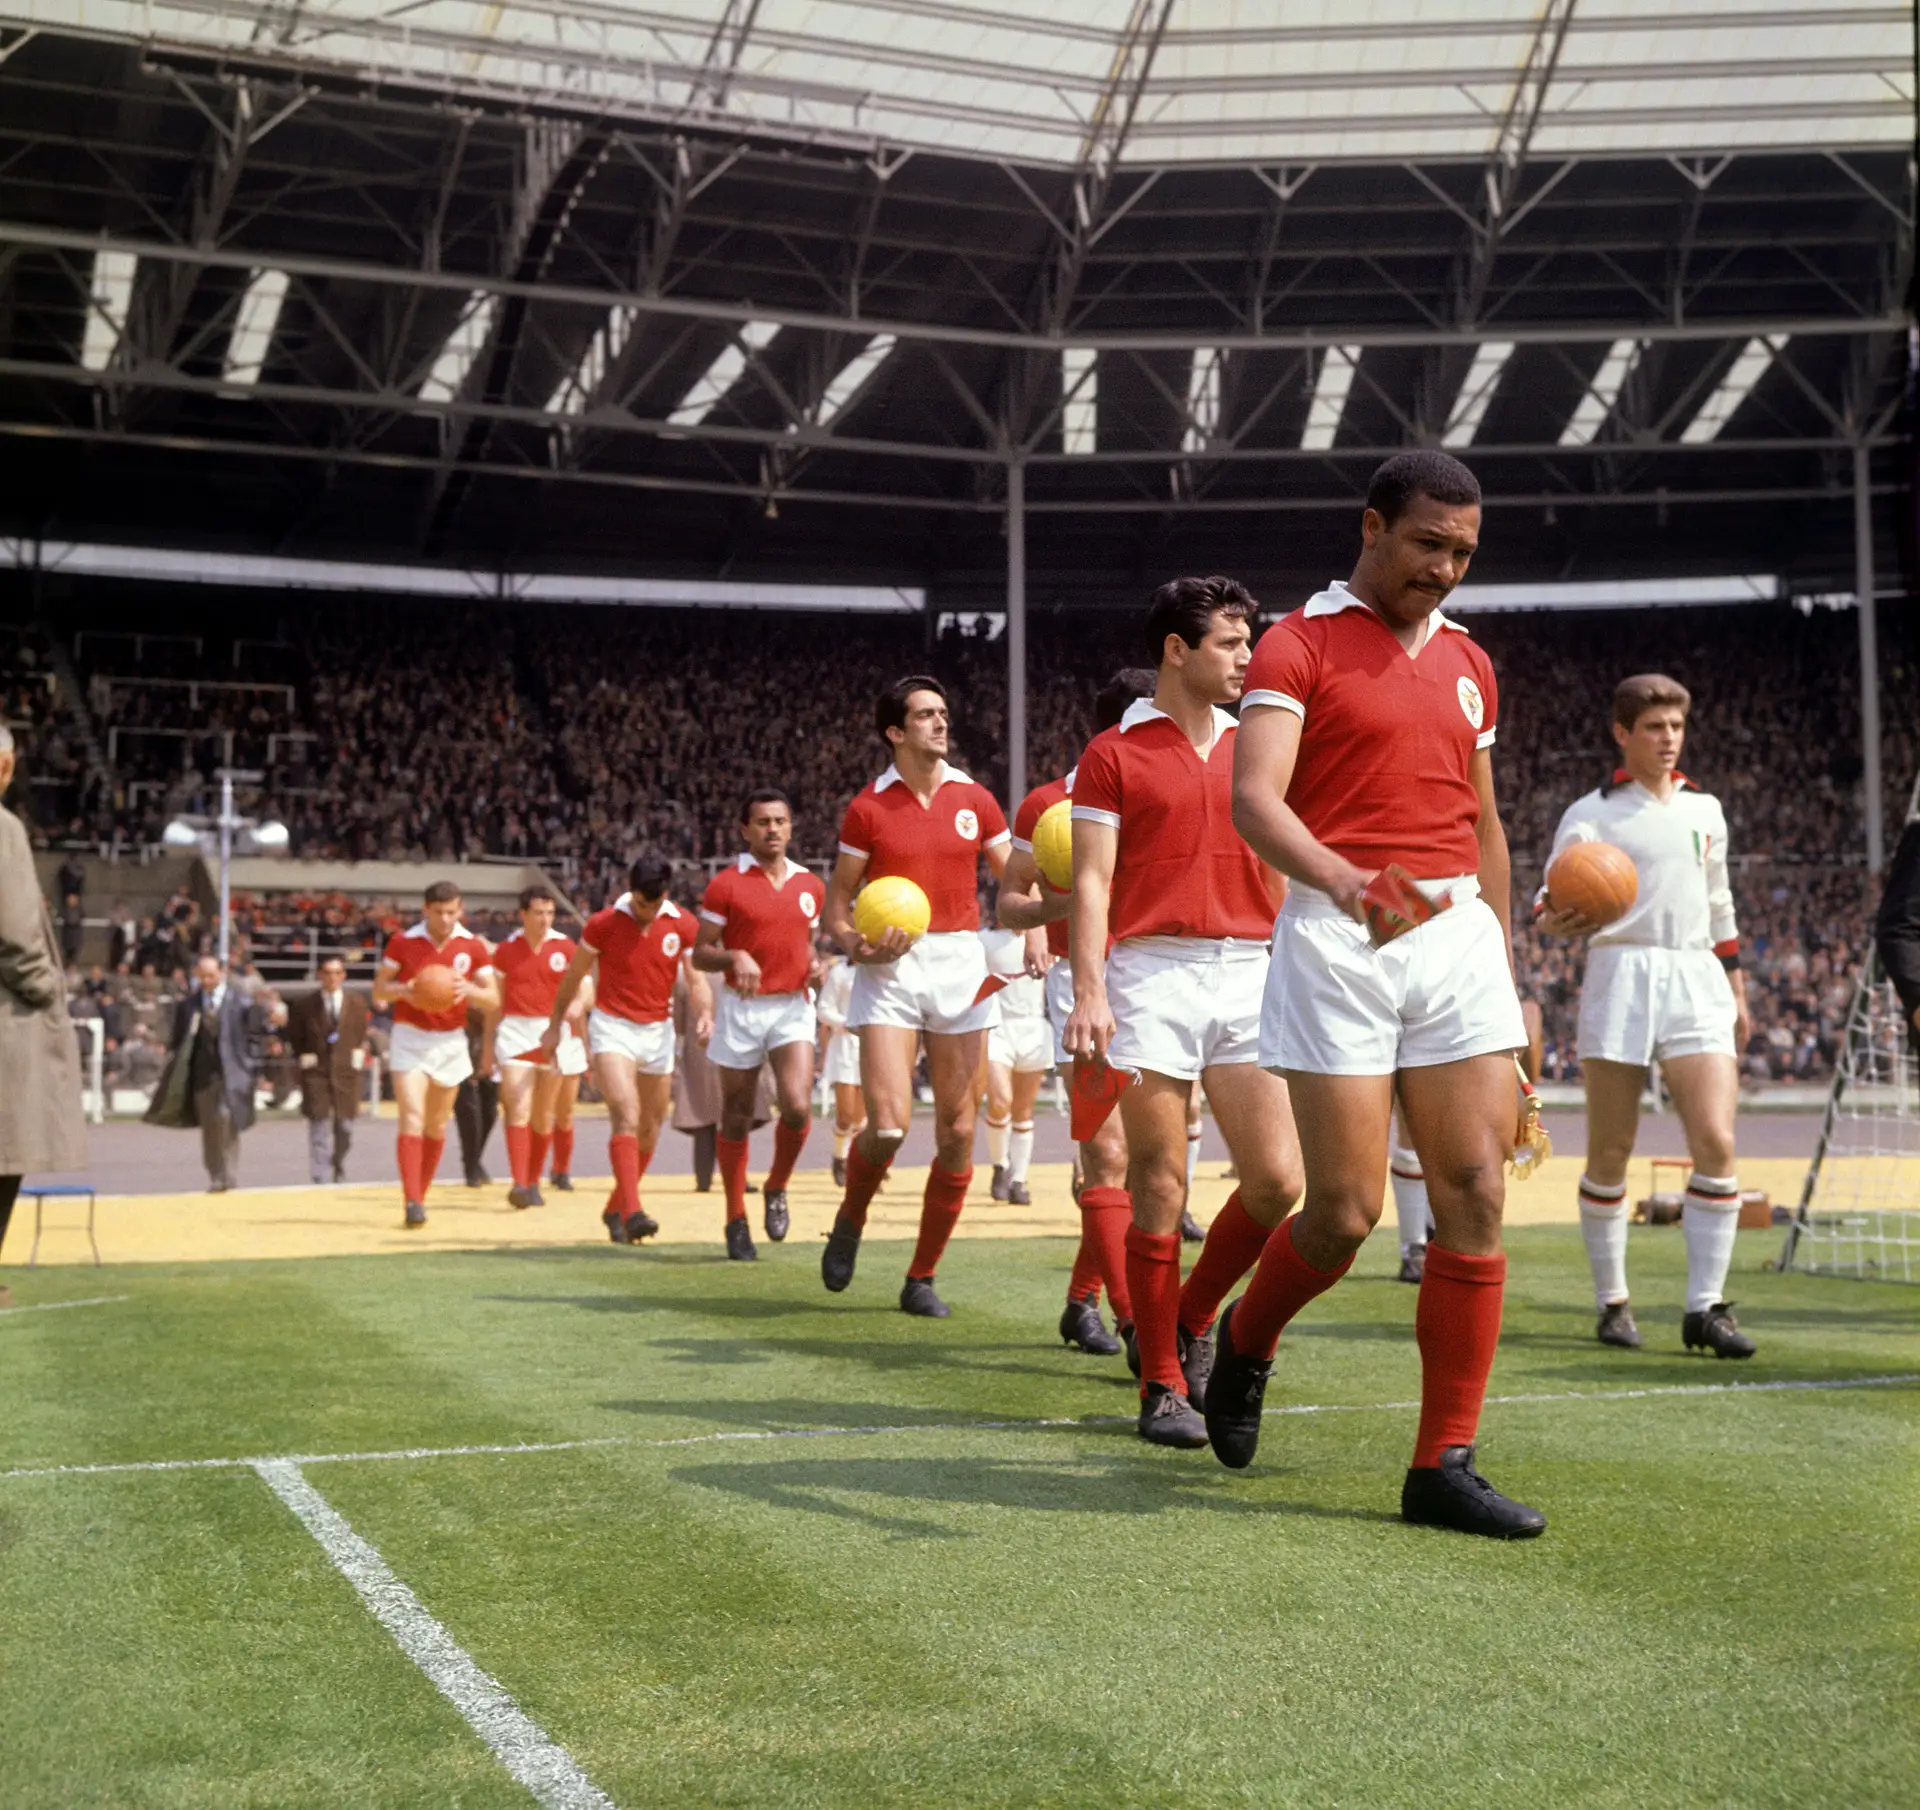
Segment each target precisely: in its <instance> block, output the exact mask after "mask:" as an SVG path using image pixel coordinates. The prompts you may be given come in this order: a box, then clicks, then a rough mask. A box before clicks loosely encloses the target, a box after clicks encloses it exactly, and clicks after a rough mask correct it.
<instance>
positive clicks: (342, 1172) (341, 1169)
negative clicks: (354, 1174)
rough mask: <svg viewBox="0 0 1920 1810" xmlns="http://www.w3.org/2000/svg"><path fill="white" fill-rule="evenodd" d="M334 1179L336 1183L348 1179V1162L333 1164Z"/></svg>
mask: <svg viewBox="0 0 1920 1810" xmlns="http://www.w3.org/2000/svg"><path fill="white" fill-rule="evenodd" d="M333 1179H334V1181H335V1182H336V1183H338V1182H343V1181H345V1180H346V1179H347V1166H346V1164H345V1163H335V1164H334V1166H333Z"/></svg>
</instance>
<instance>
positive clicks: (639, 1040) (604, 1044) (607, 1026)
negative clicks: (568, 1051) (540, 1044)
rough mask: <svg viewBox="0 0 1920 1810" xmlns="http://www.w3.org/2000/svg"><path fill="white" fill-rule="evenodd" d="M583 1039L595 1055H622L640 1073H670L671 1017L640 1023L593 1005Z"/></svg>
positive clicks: (671, 1055) (671, 1063)
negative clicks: (584, 1038)
mask: <svg viewBox="0 0 1920 1810" xmlns="http://www.w3.org/2000/svg"><path fill="white" fill-rule="evenodd" d="M587 1041H588V1042H589V1043H591V1044H592V1045H593V1053H594V1054H595V1055H596V1056H625V1057H626V1058H627V1060H628V1061H630V1062H631V1063H632V1064H633V1065H634V1067H635V1068H637V1069H638V1070H639V1071H640V1072H641V1074H643V1075H670V1074H672V1073H673V1020H672V1019H670V1018H662V1019H660V1020H659V1021H658V1022H657V1023H655V1024H641V1023H640V1022H639V1021H638V1020H636V1019H632V1018H621V1017H618V1016H617V1015H616V1014H614V1013H612V1012H603V1011H601V1010H600V1008H599V1007H598V1006H595V1007H594V1008H593V1010H592V1011H591V1012H589V1013H588V1014H587Z"/></svg>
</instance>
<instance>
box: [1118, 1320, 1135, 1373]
mask: <svg viewBox="0 0 1920 1810" xmlns="http://www.w3.org/2000/svg"><path fill="white" fill-rule="evenodd" d="M1114 1330H1115V1331H1116V1332H1117V1333H1119V1335H1120V1343H1121V1344H1122V1345H1124V1346H1125V1347H1126V1348H1127V1368H1128V1369H1129V1370H1130V1371H1132V1372H1133V1375H1134V1379H1135V1380H1136V1381H1138V1380H1139V1376H1140V1341H1139V1340H1138V1339H1137V1338H1136V1337H1135V1336H1134V1332H1133V1322H1132V1321H1131V1320H1129V1321H1128V1322H1127V1323H1126V1325H1124V1326H1116V1327H1115V1328H1114Z"/></svg>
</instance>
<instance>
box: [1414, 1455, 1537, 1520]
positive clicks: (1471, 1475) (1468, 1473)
mask: <svg viewBox="0 0 1920 1810" xmlns="http://www.w3.org/2000/svg"><path fill="white" fill-rule="evenodd" d="M1400 1519H1401V1520H1403V1521H1411V1522H1412V1523H1413V1524H1414V1525H1415V1526H1416V1527H1450V1528H1452V1529H1453V1530H1454V1532H1456V1533H1477V1534H1483V1535H1485V1536H1486V1537H1487V1538H1488V1539H1490V1540H1531V1539H1533V1538H1534V1537H1535V1536H1536V1535H1539V1534H1543V1533H1545V1532H1546V1531H1547V1517H1546V1516H1545V1515H1543V1514H1542V1513H1541V1512H1540V1511H1539V1510H1538V1509H1537V1508H1529V1507H1528V1506H1527V1505H1526V1504H1525V1503H1524V1502H1516V1501H1514V1499H1513V1498H1512V1497H1511V1496H1503V1495H1501V1493H1500V1492H1499V1491H1498V1490H1497V1489H1495V1488H1494V1487H1493V1485H1492V1484H1491V1483H1489V1482H1488V1481H1487V1480H1486V1478H1484V1477H1483V1476H1481V1475H1480V1473H1479V1472H1478V1471H1476V1470H1475V1469H1474V1468H1473V1447H1472V1446H1470V1445H1450V1446H1448V1447H1447V1449H1446V1450H1445V1451H1444V1452H1442V1453H1441V1454H1440V1462H1439V1463H1438V1464H1437V1465H1430V1466H1423V1467H1420V1468H1417V1469H1413V1470H1409V1471H1408V1472H1407V1480H1406V1482H1405V1483H1403V1484H1402V1485H1401V1486H1400Z"/></svg>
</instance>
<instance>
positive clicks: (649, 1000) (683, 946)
mask: <svg viewBox="0 0 1920 1810" xmlns="http://www.w3.org/2000/svg"><path fill="white" fill-rule="evenodd" d="M692 942H693V925H692V923H691V922H690V921H689V919H688V917H687V914H686V913H685V912H684V911H682V910H681V909H680V907H679V906H677V905H676V904H674V902H673V901H672V900H671V899H662V900H661V901H660V909H659V911H658V912H657V913H656V914H655V916H654V920H653V922H652V923H651V924H646V925H642V924H641V923H640V921H639V920H638V919H637V918H636V917H635V916H634V915H633V894H632V893H630V892H623V893H622V894H621V895H620V896H619V898H617V899H615V900H614V902H613V903H612V904H611V905H609V906H608V907H607V908H606V910H605V911H596V912H595V913H594V914H593V916H592V917H590V918H588V919H587V922H586V927H585V928H584V929H583V930H582V931H581V932H580V946H581V947H582V948H583V949H591V950H592V951H593V952H594V954H595V955H597V956H599V958H600V965H599V967H598V968H597V969H596V970H595V976H596V978H595V981H594V985H595V987H596V989H597V990H596V992H595V994H594V1001H595V1004H596V1005H598V1007H599V1009H600V1010H601V1011H603V1012H611V1013H612V1014H613V1015H614V1017H616V1018H631V1019H632V1020H633V1021H634V1023H635V1024H660V1023H663V1022H664V1021H665V1020H666V1019H668V1018H670V1017H671V1016H672V1015H673V981H674V976H675V975H677V974H678V973H679V972H680V957H681V955H682V954H683V953H685V951H686V950H687V948H688V947H689V946H690V945H691V944H692Z"/></svg>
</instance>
